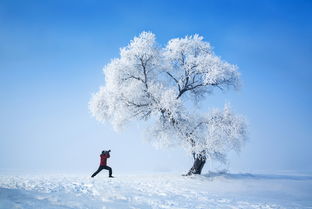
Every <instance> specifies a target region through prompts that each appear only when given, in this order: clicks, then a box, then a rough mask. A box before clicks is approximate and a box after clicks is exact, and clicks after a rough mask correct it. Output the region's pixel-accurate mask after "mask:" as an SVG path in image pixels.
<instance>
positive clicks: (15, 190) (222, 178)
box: [0, 173, 312, 209]
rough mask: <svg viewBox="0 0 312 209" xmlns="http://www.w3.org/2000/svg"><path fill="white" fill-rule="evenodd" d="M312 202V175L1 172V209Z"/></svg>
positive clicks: (253, 205)
mask: <svg viewBox="0 0 312 209" xmlns="http://www.w3.org/2000/svg"><path fill="white" fill-rule="evenodd" d="M311 207H312V176H286V175H255V174H229V173H209V174H205V175H202V176H198V175H196V176H188V177H184V176H181V175H178V174H177V175H174V174H154V175H131V176H130V175H127V176H118V177H117V178H114V179H111V178H107V177H106V173H105V174H104V173H100V174H99V175H98V176H96V177H95V178H94V179H91V178H90V177H84V176H70V175H53V176H0V209H10V208H25V209H34V208H40V209H41V208H45V209H61V208H62V209H65V208H66V209H69V208H73V209H74V208H75V209H77V208H81V209H82V208H83V209H88V208H90V209H91V208H92V209H98V208H99V209H104V208H114V209H115V208H120V209H127V208H133V209H134V208H140V209H141V208H142V209H143V208H144V209H145V208H155V209H156V208H174V209H178V208H179V209H182V208H185V209H190V208H192V209H196V208H198V209H199V208H202V209H207V208H212V209H215V208H237V209H238V208H248V209H249V208H259V209H260V208H261V209H264V208H274V209H275V208H300V209H304V208H311Z"/></svg>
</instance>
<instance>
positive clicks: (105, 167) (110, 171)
mask: <svg viewBox="0 0 312 209" xmlns="http://www.w3.org/2000/svg"><path fill="white" fill-rule="evenodd" d="M104 169H106V170H108V171H109V176H112V174H113V171H112V168H111V167H109V166H104Z"/></svg>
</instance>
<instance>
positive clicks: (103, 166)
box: [91, 165, 113, 177]
mask: <svg viewBox="0 0 312 209" xmlns="http://www.w3.org/2000/svg"><path fill="white" fill-rule="evenodd" d="M103 169H105V170H108V171H109V176H112V173H113V171H112V168H111V167H109V166H107V165H100V167H99V168H98V169H97V171H95V172H94V174H92V176H91V177H94V176H96V175H97V174H98V173H100V171H101V170H103Z"/></svg>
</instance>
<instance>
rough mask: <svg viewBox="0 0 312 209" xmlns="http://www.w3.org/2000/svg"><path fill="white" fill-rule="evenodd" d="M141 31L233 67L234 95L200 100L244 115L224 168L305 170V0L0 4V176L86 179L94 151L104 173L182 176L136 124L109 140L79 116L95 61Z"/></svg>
mask: <svg viewBox="0 0 312 209" xmlns="http://www.w3.org/2000/svg"><path fill="white" fill-rule="evenodd" d="M144 30H145V31H152V32H153V33H155V34H156V36H157V41H158V42H159V43H160V44H162V45H165V44H166V42H167V41H168V40H169V39H171V38H175V37H184V36H185V35H192V34H194V33H198V34H200V35H202V36H204V37H205V40H206V41H209V42H210V43H211V44H212V46H213V47H214V50H215V53H216V54H217V55H219V56H221V57H222V58H223V59H225V60H227V61H229V62H231V63H233V64H236V65H238V66H239V68H240V72H241V75H242V76H241V78H242V83H243V85H242V89H241V90H240V91H238V92H236V91H230V92H226V93H222V92H218V91H216V92H215V94H214V95H212V96H210V97H208V98H207V100H206V101H205V102H204V103H203V104H202V107H203V108H209V107H222V106H223V104H224V103H225V102H230V103H231V106H232V108H233V109H234V110H236V111H237V112H239V113H241V114H243V115H245V116H246V118H247V119H248V122H249V141H248V143H247V144H246V146H245V147H244V149H243V150H242V153H241V154H240V155H239V156H237V155H230V156H231V159H230V163H231V164H230V166H229V168H230V170H233V171H239V172H245V171H247V172H249V171H263V172H271V171H274V172H277V171H296V172H312V164H311V163H310V162H309V161H310V160H311V159H312V152H311V151H310V150H311V147H312V138H311V137H312V130H311V125H310V124H312V119H311V118H312V111H311V106H312V94H311V90H312V83H311V81H310V80H311V77H312V69H311V68H312V2H311V1H157V2H156V1H70V0H67V1H14V0H11V1H3V0H2V1H0V96H1V100H0V115H1V117H0V168H1V170H0V172H26V173H30V172H81V173H84V174H89V173H90V174H91V173H92V172H93V170H94V169H96V167H97V165H98V154H99V152H100V151H101V150H102V149H106V148H111V149H112V150H113V152H112V158H111V159H110V161H109V163H110V164H111V166H112V167H113V168H114V169H115V171H116V172H123V173H127V172H142V171H144V170H145V171H147V172H154V171H173V172H174V171H176V172H182V171H185V170H187V169H188V168H189V167H190V166H191V163H192V161H191V159H190V157H189V156H187V155H186V153H184V152H183V150H180V149H179V148H177V149H170V150H155V149H154V148H153V147H152V146H151V145H150V144H147V143H145V142H143V141H142V134H140V129H141V127H140V126H141V125H142V124H140V123H133V124H131V125H130V126H129V127H128V128H126V129H125V130H124V131H123V132H121V133H115V132H114V131H113V130H112V128H111V126H110V125H109V124H99V123H98V122H97V121H95V119H94V118H92V117H91V115H90V114H89V112H88V100H89V99H90V96H91V94H92V93H93V92H96V91H97V90H98V88H99V86H100V85H102V84H103V82H104V77H103V73H102V68H103V66H104V65H105V64H107V63H108V62H109V61H110V59H112V58H114V57H116V56H118V53H119V48H120V47H123V46H125V45H127V43H128V42H129V41H130V40H131V39H132V38H133V37H134V36H136V35H138V34H139V33H140V32H142V31H144ZM205 169H206V170H205V171H207V170H208V169H209V165H208V164H207V166H206V167H205Z"/></svg>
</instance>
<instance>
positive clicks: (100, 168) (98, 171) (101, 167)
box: [91, 166, 103, 178]
mask: <svg viewBox="0 0 312 209" xmlns="http://www.w3.org/2000/svg"><path fill="white" fill-rule="evenodd" d="M101 170H103V166H100V167H99V168H98V169H97V171H95V172H94V174H92V176H91V177H92V178H93V177H94V176H96V175H97V174H98V173H100V171H101Z"/></svg>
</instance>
